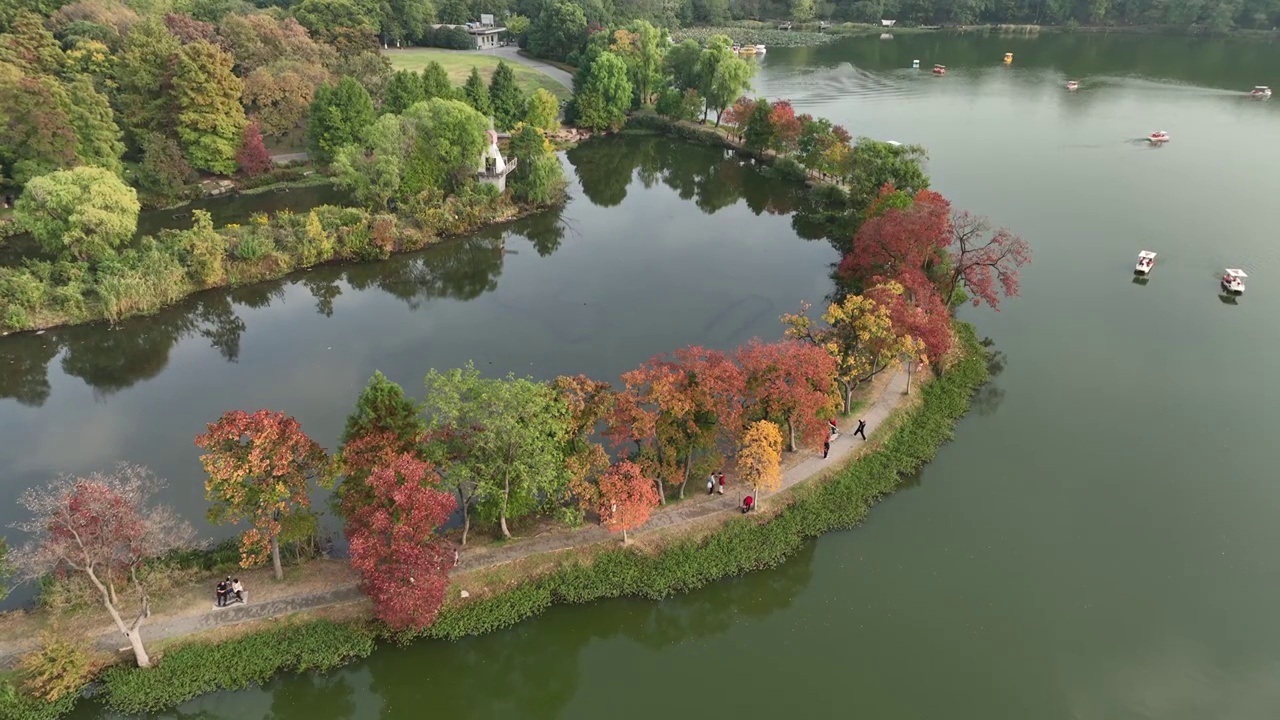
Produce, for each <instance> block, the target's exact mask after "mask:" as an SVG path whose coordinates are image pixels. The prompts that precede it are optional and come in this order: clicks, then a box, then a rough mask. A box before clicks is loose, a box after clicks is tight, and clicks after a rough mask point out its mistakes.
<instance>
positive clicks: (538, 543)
mask: <svg viewBox="0 0 1280 720" xmlns="http://www.w3.org/2000/svg"><path fill="white" fill-rule="evenodd" d="M906 389H907V374H906V372H905V371H902V370H899V371H898V373H897V374H896V375H895V376H893V377H892V378H890V379H889V380H888V382H885V383H884V384H883V386H882V387H881V388H880V390H879V393H878V395H876V397H875V401H874V402H872V403H870V404H869V405H867V406H866V407H864V408H862V409H861V410H859V411H858V412H857V413H856V414H855V416H854V417H855V418H856V419H863V420H866V422H867V428H866V430H867V433H868V434H871V433H873V432H874V431H875V430H877V429H878V428H879V427H880V426H881V425H882V424H883V423H884V422H885V420H887V419H888V418H889V416H890V415H891V414H892V412H893V411H894V410H895V409H896V408H897V407H898V406H899V404H901V403H902V402H903V401H904V400H905V399H906ZM856 419H855V420H846V425H847V426H846V427H843V428H841V430H842V434H841V435H840V436H839V437H838V438H837V439H836V441H835V442H833V443H831V452H830V454H829V457H828V458H826V459H823V457H822V456H821V455H820V454H817V453H814V452H813V451H811V450H801V451H800V453H799V455H800V457H801V459H800V460H799V461H798V462H796V461H794V459H793V463H792V464H791V466H790V467H788V468H787V469H786V470H785V471H784V473H783V478H782V483H781V490H786V489H787V488H791V487H794V486H796V485H799V484H801V483H803V482H805V481H807V480H809V479H811V478H814V477H816V476H818V475H820V474H822V473H823V472H824V471H825V470H826V469H828V468H829V467H831V466H833V465H839V464H842V463H844V462H845V461H847V460H848V459H850V458H851V457H852V456H853V455H854V454H855V453H856V452H857V451H858V449H859V447H860V445H862V444H863V443H864V442H866V441H864V440H863V439H861V438H858V437H854V436H853V435H852V432H853V429H854V427H856ZM793 458H794V456H793ZM703 487H704V486H703V484H702V482H701V480H700V479H699V480H695V481H691V482H690V488H689V491H690V492H692V493H694V495H695V496H694V497H692V498H689V499H687V500H685V501H683V502H681V503H678V504H674V505H670V506H668V507H666V508H663V509H661V510H659V511H658V512H656V513H654V515H653V517H652V518H651V519H650V520H649V522H648V523H646V524H645V526H644V527H643V528H642V529H640V530H637V531H635V532H632V533H630V536H631V537H632V538H640V537H645V536H649V535H652V534H654V533H660V532H665V531H671V530H676V529H679V528H681V527H687V526H692V525H694V524H696V523H698V522H699V521H701V520H703V519H706V518H708V517H711V516H713V515H719V514H722V513H732V512H737V511H738V508H739V506H740V503H741V502H742V494H743V493H742V492H741V490H740V488H731V491H730V492H727V493H725V494H724V495H713V496H710V497H707V496H706V495H703V494H702V488H703ZM781 490H780V491H781ZM699 496H701V497H699ZM764 500H765V501H767V500H768V498H767V497H766V498H764ZM617 539H618V536H617V535H615V534H612V533H610V532H609V531H608V530H607V529H605V528H604V527H602V526H599V525H591V526H586V527H581V528H577V529H574V530H559V531H551V532H546V533H543V534H541V535H535V536H533V537H527V538H522V539H519V540H516V541H514V542H508V543H504V544H500V545H492V546H488V547H481V548H475V549H466V550H462V551H461V563H460V565H459V566H458V567H457V568H455V569H454V570H453V572H452V575H453V576H454V577H455V578H457V577H466V576H468V575H470V574H472V573H476V572H477V571H482V570H489V569H492V568H496V567H499V566H502V565H506V564H508V563H512V562H515V561H517V560H523V559H525V558H530V557H533V556H537V555H548V556H550V555H553V554H555V553H560V552H564V551H566V550H571V549H574V548H581V547H585V546H589V545H594V544H596V543H601V542H608V541H611V540H612V541H617ZM331 562H332V563H334V565H333V566H332V569H334V570H336V569H337V567H338V563H339V561H331ZM328 564H329V563H326V565H328ZM341 567H342V569H343V572H342V573H338V574H337V576H336V577H338V578H345V579H341V580H338V581H337V582H335V583H334V584H330V585H329V586H328V587H325V588H324V589H321V590H316V589H313V588H312V589H307V590H305V591H303V592H298V593H296V594H291V595H290V594H286V595H283V596H277V597H271V598H269V599H267V600H263V601H259V602H254V600H253V594H252V590H253V587H254V585H246V587H247V588H248V589H249V590H250V595H249V603H248V604H245V605H232V606H230V607H226V608H215V607H212V602H209V603H208V604H207V605H205V604H202V603H196V604H195V605H194V609H192V608H188V609H187V610H186V611H179V612H175V613H158V614H157V615H155V616H154V617H152V618H151V619H150V620H148V621H147V623H146V624H145V625H144V626H143V637H144V638H145V639H146V640H147V642H149V643H154V642H155V641H157V640H167V639H172V638H178V637H183V636H187V635H194V634H197V633H202V632H206V631H209V630H215V629H218V628H224V627H229V626H233V625H239V624H241V623H246V622H253V621H258V620H267V619H271V618H280V617H286V616H289V615H293V614H296V613H300V612H305V611H309V610H320V609H325V608H332V607H338V606H341V605H348V604H351V603H358V602H363V601H364V596H363V594H362V593H361V592H360V590H359V588H357V587H356V584H355V582H354V581H353V580H351V579H350V576H351V573H350V572H349V570H348V568H347V567H346V564H345V563H341ZM259 587H261V585H259ZM95 632H96V635H95V633H94V632H91V633H89V635H90V637H94V642H95V644H96V645H97V646H98V647H99V648H100V649H102V650H104V651H108V652H113V653H114V652H117V651H120V650H121V649H122V648H127V646H128V642H127V641H125V640H124V638H122V637H121V636H120V635H118V634H117V632H118V631H116V630H114V629H112V628H109V627H103V628H101V629H100V630H98V631H95ZM35 645H36V639H35V638H31V637H26V638H23V639H22V640H14V641H9V642H0V667H7V666H10V665H12V664H13V663H14V662H16V661H17V659H18V657H20V656H21V655H22V654H23V653H25V652H28V651H30V650H31V649H33V648H34V647H35Z"/></svg>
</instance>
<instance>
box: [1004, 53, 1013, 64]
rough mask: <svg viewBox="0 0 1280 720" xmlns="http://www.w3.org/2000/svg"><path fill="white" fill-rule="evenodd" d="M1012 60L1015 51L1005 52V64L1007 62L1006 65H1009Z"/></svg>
mask: <svg viewBox="0 0 1280 720" xmlns="http://www.w3.org/2000/svg"><path fill="white" fill-rule="evenodd" d="M1012 62H1013V53H1005V54H1004V64H1005V65H1008V64H1010V63H1012Z"/></svg>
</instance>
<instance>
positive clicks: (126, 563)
mask: <svg viewBox="0 0 1280 720" xmlns="http://www.w3.org/2000/svg"><path fill="white" fill-rule="evenodd" d="M161 487H162V484H161V483H160V482H159V481H158V480H156V479H155V477H154V476H152V475H151V473H150V472H148V471H147V470H146V469H145V468H142V467H138V466H136V465H124V464H121V465H120V466H119V468H118V469H117V470H116V471H115V472H114V473H109V474H102V473H93V474H92V475H89V476H87V477H71V476H63V477H61V478H59V479H57V480H55V481H53V482H52V483H50V484H49V485H47V486H45V487H42V488H31V489H29V490H27V491H26V492H24V493H23V494H22V497H21V498H20V499H19V501H18V502H19V504H20V505H22V506H23V507H25V508H26V509H27V511H28V512H30V513H31V519H30V520H28V521H26V522H21V523H16V524H15V525H14V527H16V528H18V529H19V530H24V531H26V532H29V533H31V534H32V536H33V537H32V539H31V540H30V541H29V542H28V543H27V544H26V545H25V546H23V547H22V548H21V549H20V550H18V551H17V552H16V553H15V556H14V558H13V560H14V565H15V566H16V567H17V568H18V569H19V570H20V571H21V573H22V577H24V578H25V579H28V580H39V579H41V578H44V577H45V576H47V575H48V574H50V573H53V572H59V571H66V570H72V571H75V572H79V573H83V574H84V575H85V576H86V577H88V578H89V581H90V582H91V583H92V584H93V586H94V588H96V589H97V590H98V593H99V594H100V595H101V599H102V604H103V606H104V607H105V608H106V610H107V613H108V614H109V615H111V620H112V622H113V623H115V626H116V629H118V630H119V631H120V633H121V634H122V635H124V636H125V638H127V639H128V640H129V644H130V645H131V646H132V648H133V654H134V657H135V658H136V660H137V662H138V665H139V666H141V667H149V666H150V665H151V660H150V658H149V657H148V656H147V650H146V648H145V647H144V646H143V644H142V623H143V621H144V620H146V619H147V618H148V617H150V616H151V596H150V592H149V590H150V588H149V581H150V579H151V575H150V574H149V573H146V572H142V570H143V569H144V568H143V565H144V564H145V563H146V562H147V561H149V560H154V559H156V558H159V557H162V556H163V555H165V554H166V553H168V552H170V551H171V550H175V549H179V548H185V547H189V546H190V544H191V541H192V539H193V538H194V535H195V534H194V532H193V531H192V529H191V526H190V525H188V524H187V523H186V522H185V521H183V520H181V519H179V518H178V516H177V515H176V514H175V513H174V512H173V511H172V510H171V509H169V508H167V507H164V506H154V505H152V504H151V501H152V498H153V497H154V496H155V494H156V492H157V491H158V490H159V489H160V488H161ZM125 591H130V592H129V594H131V595H133V596H134V597H135V598H136V600H135V603H136V611H135V614H134V617H133V618H132V619H131V620H128V621H126V620H125V618H124V617H123V616H122V615H121V611H122V607H123V605H124V604H125V602H127V601H122V599H121V596H122V595H123V594H124V592H125Z"/></svg>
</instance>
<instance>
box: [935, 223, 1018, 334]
mask: <svg viewBox="0 0 1280 720" xmlns="http://www.w3.org/2000/svg"><path fill="white" fill-rule="evenodd" d="M950 253H951V262H950V266H949V272H948V273H947V274H946V276H945V277H943V278H942V280H941V285H942V290H941V292H942V296H943V299H944V301H945V303H946V304H947V306H948V307H950V306H951V305H952V304H953V303H954V301H955V299H956V293H957V292H958V291H959V290H960V289H961V287H963V288H964V290H965V292H967V293H968V294H969V297H970V299H971V300H972V301H973V304H974V305H975V306H976V305H980V304H982V303H983V302H985V303H987V304H988V305H990V306H991V308H992V309H993V310H996V311H999V310H1000V293H1001V292H1003V293H1004V295H1005V297H1015V296H1017V294H1018V285H1019V282H1018V280H1019V274H1020V271H1021V270H1020V269H1021V268H1022V266H1023V265H1026V264H1027V263H1029V262H1031V246H1030V245H1028V244H1027V241H1026V240H1023V239H1022V238H1020V237H1018V236H1017V235H1014V234H1013V233H1011V232H1009V231H1008V230H1006V229H1004V228H999V229H998V230H996V231H995V232H992V230H991V223H990V221H988V220H987V218H985V217H983V216H981V215H973V214H971V213H969V212H968V211H964V210H962V211H960V212H956V213H953V214H952V216H951V248H950Z"/></svg>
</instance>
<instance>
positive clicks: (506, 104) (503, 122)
mask: <svg viewBox="0 0 1280 720" xmlns="http://www.w3.org/2000/svg"><path fill="white" fill-rule="evenodd" d="M489 99H490V101H491V102H492V103H493V115H494V117H495V118H496V119H497V120H496V121H497V124H498V129H500V130H510V129H511V128H513V127H515V126H516V123H518V122H520V120H521V119H523V118H524V111H525V106H526V105H527V104H528V103H527V102H526V100H525V97H524V93H523V92H521V91H520V86H519V85H516V74H515V72H514V71H512V69H511V66H510V65H508V64H506V63H504V62H502V61H501V60H499V61H498V69H497V70H495V71H494V73H493V80H491V81H489Z"/></svg>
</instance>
